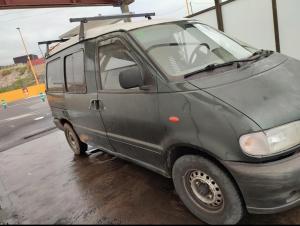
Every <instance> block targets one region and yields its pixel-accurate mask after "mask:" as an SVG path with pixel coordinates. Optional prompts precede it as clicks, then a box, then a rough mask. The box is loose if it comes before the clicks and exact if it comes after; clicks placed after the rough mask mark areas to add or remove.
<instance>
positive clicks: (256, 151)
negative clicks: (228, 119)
mask: <svg viewBox="0 0 300 226" xmlns="http://www.w3.org/2000/svg"><path fill="white" fill-rule="evenodd" d="M299 144H300V121H297V122H293V123H289V124H286V125H283V126H279V127H276V128H274V129H270V130H266V131H263V132H259V133H252V134H247V135H244V136H241V138H240V146H241V148H242V150H243V151H244V152H245V153H247V154H248V155H252V156H255V157H264V156H269V155H274V154H277V153H280V152H282V151H285V150H288V149H290V148H292V147H295V146H297V145H299Z"/></svg>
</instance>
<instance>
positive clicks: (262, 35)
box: [222, 0, 276, 50]
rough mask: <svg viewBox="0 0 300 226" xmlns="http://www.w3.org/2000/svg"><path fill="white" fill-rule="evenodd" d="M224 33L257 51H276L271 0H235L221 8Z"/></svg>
mask: <svg viewBox="0 0 300 226" xmlns="http://www.w3.org/2000/svg"><path fill="white" fill-rule="evenodd" d="M222 14H223V23H224V30H225V33H227V34H229V35H232V36H234V37H236V38H238V39H240V40H242V41H244V42H246V43H249V44H250V45H252V46H254V47H256V48H259V49H263V48H264V49H271V50H276V45H275V38H274V24H273V13H272V1H271V0H237V1H235V2H232V3H230V4H227V5H224V6H223V7H222Z"/></svg>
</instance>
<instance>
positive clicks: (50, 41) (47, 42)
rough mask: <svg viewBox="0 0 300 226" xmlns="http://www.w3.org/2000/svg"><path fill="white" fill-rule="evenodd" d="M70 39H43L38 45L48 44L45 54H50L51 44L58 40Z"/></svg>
mask: <svg viewBox="0 0 300 226" xmlns="http://www.w3.org/2000/svg"><path fill="white" fill-rule="evenodd" d="M68 40H69V39H57V40H49V41H42V42H38V45H46V53H45V56H48V55H49V51H50V48H49V45H50V44H52V43H57V42H66V41H68Z"/></svg>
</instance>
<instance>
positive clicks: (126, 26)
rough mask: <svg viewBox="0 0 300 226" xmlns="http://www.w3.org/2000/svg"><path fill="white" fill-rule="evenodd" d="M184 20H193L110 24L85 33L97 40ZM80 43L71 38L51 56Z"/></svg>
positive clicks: (155, 20)
mask: <svg viewBox="0 0 300 226" xmlns="http://www.w3.org/2000/svg"><path fill="white" fill-rule="evenodd" d="M182 20H191V19H186V18H184V19H180V20H178V19H153V20H142V21H136V22H127V23H125V22H124V23H116V24H109V25H104V26H99V27H95V28H92V29H89V30H86V31H85V33H84V36H85V39H91V38H96V37H98V36H101V35H104V34H107V33H110V32H114V31H131V30H134V29H137V28H142V27H146V26H151V25H156V24H162V23H169V22H175V21H182ZM78 42H79V35H76V36H74V37H72V38H70V39H69V40H68V41H66V42H62V43H59V44H58V45H57V46H55V48H53V49H52V50H51V51H50V52H49V56H52V55H54V54H56V53H58V52H60V51H61V50H64V49H66V48H68V47H70V46H72V45H74V44H76V43H78Z"/></svg>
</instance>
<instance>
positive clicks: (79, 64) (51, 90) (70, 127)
mask: <svg viewBox="0 0 300 226" xmlns="http://www.w3.org/2000/svg"><path fill="white" fill-rule="evenodd" d="M299 84H300V62H299V61H297V60H295V59H293V58H290V57H287V56H285V55H282V54H279V53H275V52H272V51H267V50H256V49H254V48H253V47H250V46H247V45H246V44H244V43H242V42H239V41H236V40H235V39H232V38H230V37H228V36H227V35H225V34H223V33H221V32H219V31H217V30H215V29H213V28H212V27H210V26H208V25H205V24H202V23H200V22H198V21H196V20H189V19H187V20H186V19H184V20H176V21H174V20H149V21H139V22H131V23H123V24H114V25H107V26H102V27H99V28H94V29H91V30H87V31H86V33H85V38H84V40H81V41H79V38H78V36H75V37H73V38H71V39H70V40H68V41H66V42H64V43H61V44H60V45H58V46H57V47H56V48H55V49H54V50H52V51H51V53H50V56H49V57H48V59H47V96H48V101H49V104H50V106H51V109H52V113H53V117H54V121H55V123H56V125H57V127H58V128H60V129H62V130H64V132H65V135H66V138H67V141H68V142H69V144H70V146H71V148H72V150H73V151H74V153H75V154H76V155H79V154H83V153H84V152H85V151H86V150H87V148H88V144H89V145H92V146H94V147H96V148H99V149H101V150H103V151H105V152H108V153H111V154H113V155H115V156H117V157H120V158H124V159H126V160H129V161H132V162H134V163H137V164H139V165H141V166H143V167H146V168H148V169H151V170H153V171H155V172H157V173H160V174H162V175H163V176H165V177H169V178H172V179H173V181H174V185H175V189H176V191H177V193H178V195H179V196H180V198H181V200H182V201H183V202H184V204H185V205H186V206H187V208H188V209H189V210H190V211H191V212H192V213H193V214H194V215H195V216H197V217H199V218H200V219H201V220H203V221H205V222H207V223H210V224H235V223H238V222H239V221H240V219H241V218H242V217H243V215H244V214H245V212H246V211H248V212H249V213H256V214H270V213H277V212H281V211H284V210H287V209H289V208H292V207H295V206H297V205H298V204H299V202H300V201H299V200H300V180H299V175H300V164H299V162H300V153H299V150H300V149H299V144H300V121H299V119H300V85H299Z"/></svg>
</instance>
